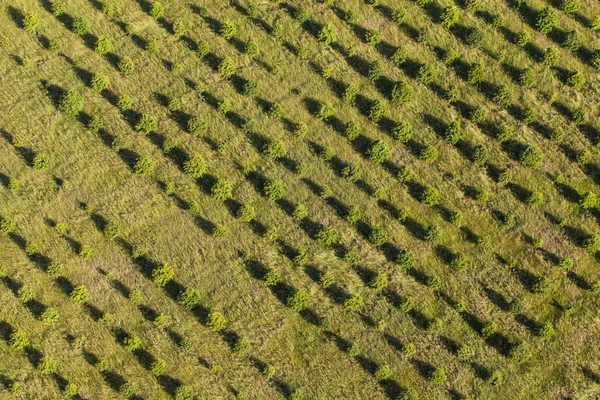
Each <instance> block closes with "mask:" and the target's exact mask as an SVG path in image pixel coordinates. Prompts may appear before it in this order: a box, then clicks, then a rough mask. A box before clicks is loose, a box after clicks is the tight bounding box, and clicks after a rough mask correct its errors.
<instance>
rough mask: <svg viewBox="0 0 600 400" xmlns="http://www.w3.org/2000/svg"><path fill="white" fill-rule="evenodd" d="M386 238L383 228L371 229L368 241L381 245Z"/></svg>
mask: <svg viewBox="0 0 600 400" xmlns="http://www.w3.org/2000/svg"><path fill="white" fill-rule="evenodd" d="M386 240H387V233H386V232H385V229H381V228H379V229H372V230H371V233H370V234H369V242H371V243H373V244H374V245H375V246H381V245H382V244H384V243H385V242H386Z"/></svg>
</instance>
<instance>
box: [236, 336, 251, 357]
mask: <svg viewBox="0 0 600 400" xmlns="http://www.w3.org/2000/svg"><path fill="white" fill-rule="evenodd" d="M251 348H252V346H251V345H250V341H249V340H248V338H246V337H241V338H238V340H236V342H235V345H234V346H233V352H234V353H236V354H240V355H242V354H246V353H248V352H249V351H250V349H251Z"/></svg>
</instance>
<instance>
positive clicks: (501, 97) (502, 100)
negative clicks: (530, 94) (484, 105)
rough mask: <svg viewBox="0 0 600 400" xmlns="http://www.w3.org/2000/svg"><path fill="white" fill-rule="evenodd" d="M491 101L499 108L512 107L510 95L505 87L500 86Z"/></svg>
mask: <svg viewBox="0 0 600 400" xmlns="http://www.w3.org/2000/svg"><path fill="white" fill-rule="evenodd" d="M493 100H494V102H495V103H496V104H498V105H499V106H500V107H502V108H508V107H510V106H511V105H512V93H511V91H510V89H509V88H508V87H507V86H502V87H500V88H499V89H498V90H497V91H496V93H495V94H494V97H493Z"/></svg>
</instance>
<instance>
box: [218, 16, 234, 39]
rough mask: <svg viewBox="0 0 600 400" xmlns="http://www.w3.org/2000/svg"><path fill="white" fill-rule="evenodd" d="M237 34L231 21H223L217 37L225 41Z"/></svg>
mask: <svg viewBox="0 0 600 400" xmlns="http://www.w3.org/2000/svg"><path fill="white" fill-rule="evenodd" d="M236 33H237V27H236V26H235V24H234V23H233V22H231V21H225V22H223V23H222V24H221V26H220V27H219V35H221V37H223V39H225V40H230V39H232V38H233V37H234V36H235V34H236Z"/></svg>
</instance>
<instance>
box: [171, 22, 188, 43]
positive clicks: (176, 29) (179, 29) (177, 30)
mask: <svg viewBox="0 0 600 400" xmlns="http://www.w3.org/2000/svg"><path fill="white" fill-rule="evenodd" d="M186 30H187V28H186V26H185V23H184V22H183V21H177V22H175V23H174V24H173V36H175V37H176V38H178V39H179V38H180V37H182V36H183V35H185V32H186Z"/></svg>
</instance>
